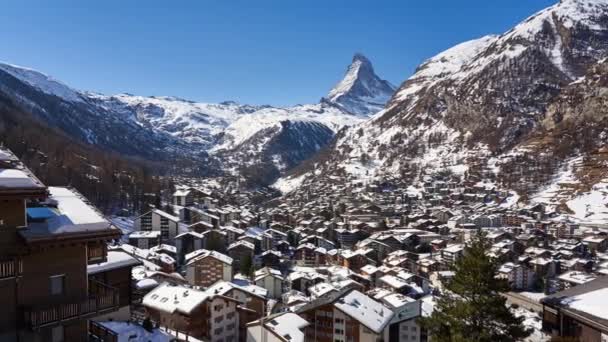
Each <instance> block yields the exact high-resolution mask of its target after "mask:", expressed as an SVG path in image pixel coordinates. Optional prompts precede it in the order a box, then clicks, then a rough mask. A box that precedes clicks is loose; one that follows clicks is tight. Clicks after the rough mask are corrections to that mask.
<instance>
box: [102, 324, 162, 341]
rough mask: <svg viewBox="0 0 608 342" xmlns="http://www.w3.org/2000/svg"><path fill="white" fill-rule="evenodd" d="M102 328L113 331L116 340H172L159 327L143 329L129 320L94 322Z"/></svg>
mask: <svg viewBox="0 0 608 342" xmlns="http://www.w3.org/2000/svg"><path fill="white" fill-rule="evenodd" d="M96 323H97V324H99V325H101V326H103V327H104V328H106V329H108V330H110V331H112V332H114V333H115V334H116V335H117V338H118V339H117V342H129V341H146V342H169V341H172V340H173V336H171V335H169V334H168V333H165V332H163V331H161V330H159V329H155V330H153V331H151V332H149V331H147V330H146V329H144V328H143V327H142V326H141V325H138V324H134V323H131V322H118V321H107V322H96Z"/></svg>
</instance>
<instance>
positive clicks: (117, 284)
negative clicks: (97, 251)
mask: <svg viewBox="0 0 608 342" xmlns="http://www.w3.org/2000/svg"><path fill="white" fill-rule="evenodd" d="M141 264H142V263H141V262H140V261H139V260H137V259H136V258H134V257H132V256H130V255H129V254H127V253H125V252H123V251H117V250H110V251H108V252H107V255H106V258H105V260H104V261H101V262H100V263H96V264H91V263H90V264H89V265H88V266H87V273H88V274H89V279H91V280H94V281H97V282H99V283H102V284H106V285H108V286H111V287H113V288H114V289H116V290H117V291H118V295H119V298H118V304H119V307H120V308H119V310H118V311H115V312H111V313H108V314H105V315H102V316H98V317H95V321H104V320H115V321H118V320H122V321H128V320H130V319H131V304H132V303H133V302H134V293H133V292H134V289H133V287H132V281H131V272H132V269H133V267H135V266H139V265H141Z"/></svg>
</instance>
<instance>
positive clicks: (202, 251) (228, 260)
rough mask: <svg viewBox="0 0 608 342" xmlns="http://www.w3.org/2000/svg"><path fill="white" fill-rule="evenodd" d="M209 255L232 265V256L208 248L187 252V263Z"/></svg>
mask: <svg viewBox="0 0 608 342" xmlns="http://www.w3.org/2000/svg"><path fill="white" fill-rule="evenodd" d="M207 257H212V258H214V259H217V260H219V261H221V262H223V263H225V264H228V265H232V261H233V260H232V258H231V257H229V256H227V255H225V254H222V253H220V252H216V251H210V250H206V249H199V250H196V251H194V252H191V253H188V254H186V257H185V260H186V265H190V264H192V263H194V262H196V261H198V260H201V259H205V258H207Z"/></svg>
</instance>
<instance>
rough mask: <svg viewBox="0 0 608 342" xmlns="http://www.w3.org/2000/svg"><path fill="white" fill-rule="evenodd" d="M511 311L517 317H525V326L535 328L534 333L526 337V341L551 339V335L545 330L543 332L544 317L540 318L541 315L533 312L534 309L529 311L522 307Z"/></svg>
mask: <svg viewBox="0 0 608 342" xmlns="http://www.w3.org/2000/svg"><path fill="white" fill-rule="evenodd" d="M511 311H512V312H513V313H514V314H515V316H517V317H522V316H523V317H524V318H525V319H524V326H525V327H526V328H532V329H534V330H533V332H532V335H530V336H528V338H526V340H525V341H526V342H543V341H549V339H550V336H548V335H547V334H545V333H544V332H542V323H543V321H542V319H541V318H540V315H539V314H537V313H535V312H532V311H528V310H526V309H522V308H517V309H511Z"/></svg>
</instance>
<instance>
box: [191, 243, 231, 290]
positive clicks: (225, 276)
mask: <svg viewBox="0 0 608 342" xmlns="http://www.w3.org/2000/svg"><path fill="white" fill-rule="evenodd" d="M185 262H186V265H185V266H184V268H185V270H186V280H187V281H188V283H189V284H190V285H194V286H201V287H209V286H211V285H213V284H214V283H215V282H217V281H220V280H225V281H230V280H232V274H233V271H232V258H231V257H229V256H227V255H224V254H222V253H218V252H215V251H209V250H206V249H199V250H197V251H194V252H192V253H189V254H187V255H186V258H185Z"/></svg>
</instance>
